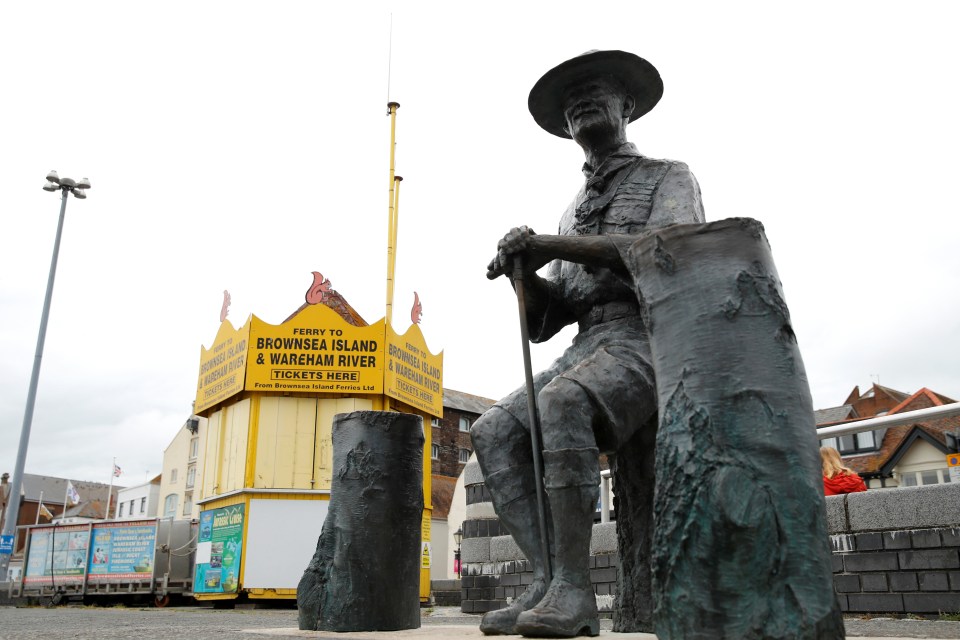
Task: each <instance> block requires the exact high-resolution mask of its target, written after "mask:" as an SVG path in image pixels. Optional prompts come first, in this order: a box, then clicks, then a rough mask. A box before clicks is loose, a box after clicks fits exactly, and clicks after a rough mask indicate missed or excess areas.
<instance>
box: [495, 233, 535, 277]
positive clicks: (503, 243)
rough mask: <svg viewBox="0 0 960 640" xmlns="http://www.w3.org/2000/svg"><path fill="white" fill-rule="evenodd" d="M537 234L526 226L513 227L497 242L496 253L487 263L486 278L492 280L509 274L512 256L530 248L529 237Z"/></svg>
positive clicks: (511, 266)
mask: <svg viewBox="0 0 960 640" xmlns="http://www.w3.org/2000/svg"><path fill="white" fill-rule="evenodd" d="M535 235H537V234H536V232H534V230H533V229H531V228H530V227H527V226H523V227H514V228H513V229H510V231H509V232H507V234H506V235H505V236H503V238H502V239H501V240H500V242H498V243H497V255H496V256H494V258H493V260H491V261H490V264H488V265H487V278H489V279H490V280H494V279H496V278H498V277H500V276H502V275H503V274H508V275H509V274H510V273H511V270H512V268H513V257H514V256H515V255H517V254H523V253H525V252H527V251H528V250H529V249H530V238H531V237H532V236H535ZM525 262H526V261H525Z"/></svg>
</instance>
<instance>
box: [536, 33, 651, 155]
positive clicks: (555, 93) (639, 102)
mask: <svg viewBox="0 0 960 640" xmlns="http://www.w3.org/2000/svg"><path fill="white" fill-rule="evenodd" d="M601 76H612V77H614V78H616V79H617V80H618V81H619V82H620V84H622V85H623V87H624V88H625V89H626V90H627V93H628V94H630V95H631V96H633V99H634V100H635V101H636V106H635V107H634V109H633V113H631V114H630V122H633V121H634V120H636V119H637V118H639V117H640V116H642V115H643V114H645V113H647V112H649V111H650V110H651V109H653V107H654V106H656V104H657V102H659V101H660V96H662V95H663V81H662V80H661V79H660V73H659V72H658V71H657V69H656V67H654V66H653V65H652V64H650V63H649V62H647V61H646V60H644V59H643V58H641V57H640V56H637V55H634V54H632V53H627V52H626V51H615V50H612V51H597V50H594V51H587V52H586V53H583V54H581V55H579V56H577V57H576V58H571V59H570V60H567V61H566V62H564V63H562V64H559V65H557V66H556V67H554V68H553V69H550V71H547V72H546V73H545V74H543V77H542V78H540V79H539V80H537V84H535V85H533V89H531V90H530V97H529V98H528V99H527V107H528V108H529V109H530V113H531V114H532V115H533V119H534V120H536V121H537V124H539V125H540V126H541V127H543V128H544V130H546V131H549V132H550V133H552V134H553V135H555V136H560V137H561V138H569V137H570V134H569V133H567V132H566V131H564V130H563V127H564V125H565V124H566V121H565V120H564V118H563V104H562V101H563V92H564V91H565V90H566V89H567V88H568V87H569V86H570V85H572V84H574V83H575V82H580V81H583V80H587V79H590V78H596V77H601Z"/></svg>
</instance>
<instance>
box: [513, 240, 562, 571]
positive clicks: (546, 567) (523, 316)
mask: <svg viewBox="0 0 960 640" xmlns="http://www.w3.org/2000/svg"><path fill="white" fill-rule="evenodd" d="M513 288H514V290H515V291H516V292H517V307H518V309H519V311H520V340H521V341H522V342H523V374H524V378H525V379H526V383H527V418H528V422H529V423H530V444H531V447H532V449H533V477H534V482H535V483H536V485H537V516H538V519H539V525H540V547H541V553H542V555H543V557H542V561H543V571H544V575H545V578H546V582H547V583H548V584H549V582H550V581H551V580H552V579H553V569H552V568H551V566H550V541H549V540H548V536H547V510H546V500H545V498H544V495H543V448H542V447H541V445H540V412H539V411H538V410H537V395H536V392H535V390H534V388H533V366H532V365H531V364H530V331H529V330H528V328H527V301H526V298H525V296H524V291H523V261H522V260H521V258H520V256H518V255H515V256H513Z"/></svg>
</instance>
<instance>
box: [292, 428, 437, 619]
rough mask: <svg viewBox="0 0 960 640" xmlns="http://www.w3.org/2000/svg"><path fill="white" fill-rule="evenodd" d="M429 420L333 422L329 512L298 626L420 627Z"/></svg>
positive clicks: (300, 591)
mask: <svg viewBox="0 0 960 640" xmlns="http://www.w3.org/2000/svg"><path fill="white" fill-rule="evenodd" d="M423 443H424V436H423V418H421V417H420V416H417V415H412V414H405V413H394V412H382V411H355V412H353V413H346V414H338V415H336V416H334V419H333V482H332V485H331V488H330V508H329V510H328V512H327V518H326V520H325V521H324V523H323V529H322V531H321V533H320V539H319V541H318V542H317V551H316V553H315V554H314V556H313V559H312V560H311V561H310V564H309V566H308V567H307V569H306V571H305V572H304V574H303V578H301V580H300V584H299V585H298V587H297V609H298V612H299V626H300V629H303V630H320V631H398V630H401V629H416V628H418V627H419V626H420V532H421V518H422V515H423Z"/></svg>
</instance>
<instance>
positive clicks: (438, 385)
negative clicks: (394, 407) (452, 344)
mask: <svg viewBox="0 0 960 640" xmlns="http://www.w3.org/2000/svg"><path fill="white" fill-rule="evenodd" d="M386 336H387V347H386V358H387V367H386V371H384V382H383V387H384V389H383V392H384V393H385V394H386V395H388V396H390V397H391V398H396V399H397V400H400V401H401V402H405V403H406V404H408V405H410V406H412V407H416V408H417V409H420V410H422V411H425V412H427V413H429V414H430V415H432V416H436V417H438V418H441V417H443V352H442V351H441V352H440V353H439V354H437V355H434V354H432V353H430V350H429V349H428V348H427V341H426V340H425V339H424V337H423V332H422V331H420V326H419V325H416V324H414V325H410V328H409V329H407V332H406V333H405V334H403V335H402V336H401V335H399V334H397V332H395V331H394V330H393V327H391V326H390V325H387V332H386Z"/></svg>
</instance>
